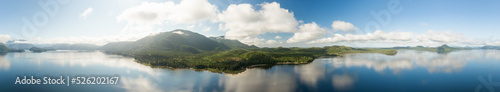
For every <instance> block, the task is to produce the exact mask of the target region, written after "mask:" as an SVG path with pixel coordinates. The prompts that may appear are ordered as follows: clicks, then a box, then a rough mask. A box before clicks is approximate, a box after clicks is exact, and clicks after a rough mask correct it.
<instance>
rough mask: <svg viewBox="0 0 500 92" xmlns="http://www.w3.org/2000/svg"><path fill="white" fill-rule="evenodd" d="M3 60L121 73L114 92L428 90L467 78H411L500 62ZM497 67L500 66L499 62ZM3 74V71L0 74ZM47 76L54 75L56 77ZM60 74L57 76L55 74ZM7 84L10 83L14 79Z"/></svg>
mask: <svg viewBox="0 0 500 92" xmlns="http://www.w3.org/2000/svg"><path fill="white" fill-rule="evenodd" d="M0 60H1V61H0V70H6V71H14V72H15V73H14V74H8V72H7V74H8V75H17V74H30V73H32V72H33V71H40V70H37V69H45V70H48V71H50V68H51V67H56V68H53V69H58V70H61V69H64V70H67V71H62V72H63V73H81V72H89V73H104V74H106V73H115V74H119V75H120V78H121V82H120V83H119V85H110V86H114V87H115V89H113V87H102V88H101V89H112V90H113V91H129V92H137V91H147V92H162V91H175V92H178V91H216V92H220V91H229V92H266V91H271V92H289V91H351V90H356V91H373V90H374V89H375V90H377V89H379V91H383V90H380V89H390V88H392V87H401V88H404V87H408V86H412V87H415V88H426V87H427V86H422V85H436V84H432V83H439V82H440V80H442V79H440V78H445V79H453V80H448V81H455V80H460V81H462V80H464V79H460V77H456V78H449V76H446V75H439V76H433V78H435V79H433V78H425V77H423V78H422V79H420V78H413V77H408V76H415V75H425V76H431V75H429V74H433V73H438V74H455V75H456V76H464V75H468V74H469V73H454V72H461V71H462V70H463V69H464V68H465V67H466V65H467V64H470V63H471V62H472V63H475V62H479V63H483V62H486V63H490V62H497V61H500V51H498V50H467V51H456V52H451V53H448V54H437V53H435V52H426V51H412V50H400V51H398V54H396V55H394V56H387V55H383V54H373V53H365V54H349V55H345V56H344V57H334V58H320V59H316V60H315V61H313V62H312V63H309V64H304V65H277V66H273V67H272V68H269V69H260V68H251V69H247V70H246V71H244V72H242V73H239V74H235V75H225V74H217V73H211V72H208V71H194V70H189V69H178V70H170V69H159V68H151V67H149V66H145V65H142V64H139V63H136V62H134V59H133V58H127V57H122V56H118V55H108V54H104V53H101V52H98V51H95V52H78V51H56V52H46V53H12V54H8V55H7V56H0ZM26 63H34V64H37V67H39V68H33V69H32V68H26V69H24V70H23V69H21V68H22V67H23V66H25V65H24V64H26ZM495 65H499V64H498V63H495ZM97 66H98V67H99V68H98V69H95V70H100V71H88V70H85V69H92V68H96V67H97ZM469 66H470V65H469ZM481 66H482V65H481ZM18 67H21V68H18ZM16 69H17V70H16ZM30 69H31V70H30ZM485 69H492V68H491V67H490V68H485ZM414 70H422V71H423V72H425V73H420V72H415V71H414ZM387 71H389V72H392V73H394V74H390V75H384V74H383V72H387ZM18 72H19V73H18ZM474 72H475V71H474ZM4 73H5V72H2V71H0V74H4ZM44 73H49V74H50V73H52V72H44ZM57 73H59V72H56V73H53V74H57ZM53 74H51V75H53ZM392 75H395V76H392ZM405 76H406V77H405ZM2 78H4V77H1V78H0V81H2ZM8 78H10V77H8ZM471 79H472V80H473V81H472V82H474V83H473V84H472V85H473V86H472V87H475V86H476V84H475V82H476V81H475V79H476V76H472V78H471ZM4 80H9V81H11V79H4ZM460 81H458V82H460ZM415 82H418V83H415ZM469 82H470V81H469ZM0 83H1V82H0ZM391 83H392V84H391ZM405 83H407V84H405ZM381 84H387V85H381ZM457 84H464V83H457ZM465 84H466V83H465ZM1 85H12V84H10V83H9V84H0V86H1ZM374 86H376V87H374ZM93 87H95V86H83V88H85V89H86V88H93ZM427 88H434V87H427ZM360 89H367V90H360ZM0 91H2V89H0ZM389 91H390V90H389ZM392 91H394V90H392ZM400 91H408V90H400ZM438 91H439V90H438Z"/></svg>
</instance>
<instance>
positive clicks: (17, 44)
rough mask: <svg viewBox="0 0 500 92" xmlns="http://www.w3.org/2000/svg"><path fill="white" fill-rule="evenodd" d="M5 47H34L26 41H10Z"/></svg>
mask: <svg viewBox="0 0 500 92" xmlns="http://www.w3.org/2000/svg"><path fill="white" fill-rule="evenodd" d="M6 46H7V47H8V48H10V49H30V48H32V47H34V45H33V44H31V43H29V42H28V41H26V40H10V41H7V43H6Z"/></svg>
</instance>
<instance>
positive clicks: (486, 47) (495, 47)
mask: <svg viewBox="0 0 500 92" xmlns="http://www.w3.org/2000/svg"><path fill="white" fill-rule="evenodd" d="M481 49H499V50H500V46H489V45H486V46H483V47H481Z"/></svg>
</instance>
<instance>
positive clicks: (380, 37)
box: [309, 30, 481, 45]
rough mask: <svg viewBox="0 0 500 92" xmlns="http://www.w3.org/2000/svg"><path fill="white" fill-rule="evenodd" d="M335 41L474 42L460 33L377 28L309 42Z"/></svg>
mask: <svg viewBox="0 0 500 92" xmlns="http://www.w3.org/2000/svg"><path fill="white" fill-rule="evenodd" d="M335 42H385V43H422V44H433V45H437V44H439V45H440V44H459V45H463V44H469V45H480V44H481V43H474V42H473V41H472V40H470V39H468V38H467V37H466V36H464V35H462V34H459V33H451V32H435V31H432V30H429V31H428V32H427V33H425V34H415V33H411V32H389V33H385V32H383V31H380V30H377V31H375V32H374V33H367V34H360V35H353V34H345V35H342V34H335V35H334V36H333V37H328V38H322V39H318V40H314V41H311V42H309V43H335Z"/></svg>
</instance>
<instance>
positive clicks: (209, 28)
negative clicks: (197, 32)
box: [203, 27, 212, 32]
mask: <svg viewBox="0 0 500 92" xmlns="http://www.w3.org/2000/svg"><path fill="white" fill-rule="evenodd" d="M210 30H212V27H205V28H203V31H205V32H206V31H210Z"/></svg>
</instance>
